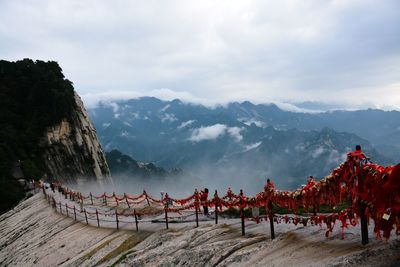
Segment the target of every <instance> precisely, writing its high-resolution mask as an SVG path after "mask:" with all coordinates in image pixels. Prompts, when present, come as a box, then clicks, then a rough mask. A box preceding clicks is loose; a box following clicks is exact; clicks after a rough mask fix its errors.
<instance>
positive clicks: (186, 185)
mask: <svg viewBox="0 0 400 267" xmlns="http://www.w3.org/2000/svg"><path fill="white" fill-rule="evenodd" d="M285 164H286V163H283V162H282V163H281V164H280V165H282V166H278V163H274V164H272V165H273V166H271V164H268V166H267V164H265V165H264V166H262V167H258V168H257V167H256V166H254V164H252V163H247V164H244V163H243V162H235V163H232V162H231V163H225V164H218V165H217V164H214V165H213V164H210V163H207V164H198V165H195V166H192V168H191V169H190V170H187V169H186V170H185V172H182V173H178V174H174V175H172V174H171V175H168V176H166V177H159V176H149V177H140V176H132V175H128V174H118V173H117V174H113V183H112V184H105V183H100V182H98V181H89V182H87V180H86V181H84V179H79V180H78V182H77V183H76V184H69V186H70V187H71V188H73V189H75V190H78V191H80V192H83V193H85V194H88V193H89V192H92V193H93V194H96V195H98V194H101V193H103V192H107V194H111V193H112V192H115V193H116V194H118V195H122V194H123V193H127V194H141V193H142V192H143V190H146V192H147V193H149V194H151V195H152V196H154V197H156V198H159V197H160V196H161V192H167V193H168V194H169V195H170V196H171V197H173V198H183V197H185V196H188V195H190V194H192V193H193V192H194V190H195V189H196V188H197V189H198V190H202V189H204V188H208V189H209V192H210V196H212V195H213V194H214V192H215V190H218V193H219V195H220V196H222V195H224V194H225V193H226V191H227V189H228V188H229V187H230V188H231V189H232V190H233V191H234V192H236V193H238V192H239V191H240V189H243V191H244V193H245V195H255V194H256V193H258V192H261V191H263V188H264V185H265V184H266V181H267V179H268V178H269V179H271V180H272V181H273V182H274V183H275V185H276V187H277V188H278V189H281V190H291V189H295V188H297V187H299V186H300V185H301V184H304V183H306V181H307V175H297V176H295V175H294V176H290V174H288V172H286V174H285V175H280V176H278V175H277V173H279V172H281V173H283V171H282V168H284V167H285ZM266 166H267V167H266ZM326 174H328V173H326ZM310 175H312V174H310ZM314 177H315V175H314ZM316 178H317V179H320V178H322V177H316Z"/></svg>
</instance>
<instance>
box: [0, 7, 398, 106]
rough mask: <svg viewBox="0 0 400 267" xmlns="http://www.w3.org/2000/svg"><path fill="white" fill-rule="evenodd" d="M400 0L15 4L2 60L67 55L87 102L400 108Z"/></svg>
mask: <svg viewBox="0 0 400 267" xmlns="http://www.w3.org/2000/svg"><path fill="white" fill-rule="evenodd" d="M399 25H400V1H397V0H393V1H386V0H376V1H368V0H358V1H357V0H355V1H352V0H336V1H325V0H321V1H305V0H299V1H282V0H279V1H265V0H264V1H249V0H247V1H232V0H228V1H217V0H211V1H205V0H201V1H188V0H182V1H149V0H146V1H97V0H96V1H94V0H93V1H83V0H79V1H71V0H65V1H12V0H9V1H6V0H0V57H1V59H6V60H18V59H22V58H26V57H28V58H32V59H41V60H55V61H58V62H59V64H60V65H61V67H62V69H63V70H64V74H65V76H66V77H67V78H68V79H70V80H71V81H73V83H74V85H75V89H76V90H77V91H78V92H79V94H81V95H82V96H83V98H84V101H85V103H86V104H87V105H92V104H93V103H94V101H95V100H97V99H107V98H113V99H115V98H127V97H135V96H142V95H151V96H157V97H161V98H164V99H171V98H176V97H177V98H181V99H183V100H186V101H194V102H201V103H205V104H207V103H208V104H212V103H216V102H217V103H225V102H227V101H234V100H250V101H254V102H257V103H261V102H271V101H278V102H302V101H322V102H326V103H335V104H343V105H345V106H347V107H354V108H359V107H370V106H376V107H381V108H386V109H391V108H396V109H400V26H399Z"/></svg>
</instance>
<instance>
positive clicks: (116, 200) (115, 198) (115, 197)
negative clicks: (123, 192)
mask: <svg viewBox="0 0 400 267" xmlns="http://www.w3.org/2000/svg"><path fill="white" fill-rule="evenodd" d="M113 197H114V200H115V202H117V206H119V203H118V198H117V195H116V194H115V192H113Z"/></svg>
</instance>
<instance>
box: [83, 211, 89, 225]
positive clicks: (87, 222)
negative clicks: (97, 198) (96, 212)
mask: <svg viewBox="0 0 400 267" xmlns="http://www.w3.org/2000/svg"><path fill="white" fill-rule="evenodd" d="M84 212H85V220H86V224H89V221H88V219H87V214H86V209H84Z"/></svg>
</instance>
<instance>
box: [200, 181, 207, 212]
mask: <svg viewBox="0 0 400 267" xmlns="http://www.w3.org/2000/svg"><path fill="white" fill-rule="evenodd" d="M207 201H208V188H204V191H201V194H200V203H201V204H202V205H203V211H204V215H205V216H207V215H208V206H207Z"/></svg>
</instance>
